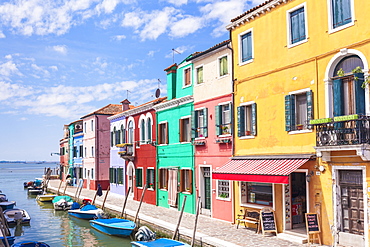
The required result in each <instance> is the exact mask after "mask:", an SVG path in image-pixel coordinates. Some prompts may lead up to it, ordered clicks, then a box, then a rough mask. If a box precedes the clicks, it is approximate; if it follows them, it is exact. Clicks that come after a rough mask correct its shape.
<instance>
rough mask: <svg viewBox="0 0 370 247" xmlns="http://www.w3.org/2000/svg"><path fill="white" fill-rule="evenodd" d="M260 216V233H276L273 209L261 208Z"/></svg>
mask: <svg viewBox="0 0 370 247" xmlns="http://www.w3.org/2000/svg"><path fill="white" fill-rule="evenodd" d="M260 216H261V228H262V234H265V232H275V233H276V234H277V229H276V223H275V212H274V210H273V209H272V208H263V209H262V210H261V214H260Z"/></svg>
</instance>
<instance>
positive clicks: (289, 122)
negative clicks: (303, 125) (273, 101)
mask: <svg viewBox="0 0 370 247" xmlns="http://www.w3.org/2000/svg"><path fill="white" fill-rule="evenodd" d="M291 108H292V107H291V101H290V95H285V131H291V129H292V114H291V110H292V109H291Z"/></svg>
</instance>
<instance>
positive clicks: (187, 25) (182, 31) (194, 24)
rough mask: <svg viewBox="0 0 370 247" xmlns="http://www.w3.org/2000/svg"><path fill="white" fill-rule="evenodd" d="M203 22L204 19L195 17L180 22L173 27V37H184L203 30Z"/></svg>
mask: <svg viewBox="0 0 370 247" xmlns="http://www.w3.org/2000/svg"><path fill="white" fill-rule="evenodd" d="M202 22H203V20H202V18H200V17H193V16H190V17H187V18H185V19H182V20H179V21H178V22H175V23H174V24H173V25H172V26H171V36H174V37H184V36H187V35H189V34H191V33H194V32H196V31H197V30H199V29H200V28H202V26H203V25H202Z"/></svg>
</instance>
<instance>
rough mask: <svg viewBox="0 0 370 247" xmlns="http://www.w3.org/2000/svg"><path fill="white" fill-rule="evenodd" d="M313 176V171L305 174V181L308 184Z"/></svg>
mask: <svg viewBox="0 0 370 247" xmlns="http://www.w3.org/2000/svg"><path fill="white" fill-rule="evenodd" d="M312 176H313V171H310V172H309V173H307V175H306V181H307V182H308V183H309V182H310V181H311V177H312Z"/></svg>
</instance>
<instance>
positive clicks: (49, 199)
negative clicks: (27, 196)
mask: <svg viewBox="0 0 370 247" xmlns="http://www.w3.org/2000/svg"><path fill="white" fill-rule="evenodd" d="M56 196H57V195H55V194H44V195H38V196H37V197H36V200H37V201H40V202H52V201H53V199H54V198H55V197H56Z"/></svg>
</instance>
